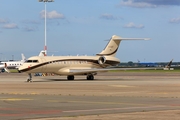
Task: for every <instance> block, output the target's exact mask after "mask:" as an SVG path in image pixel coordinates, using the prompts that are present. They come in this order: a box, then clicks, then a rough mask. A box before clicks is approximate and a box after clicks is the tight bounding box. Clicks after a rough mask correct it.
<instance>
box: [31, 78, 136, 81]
mask: <svg viewBox="0 0 180 120" xmlns="http://www.w3.org/2000/svg"><path fill="white" fill-rule="evenodd" d="M61 81H66V82H72V81H74V82H78V81H87V82H96V81H134V80H131V79H121V78H113V79H94V80H87V79H75V80H67V79H63V78H43V79H42V80H36V79H34V80H33V82H61Z"/></svg>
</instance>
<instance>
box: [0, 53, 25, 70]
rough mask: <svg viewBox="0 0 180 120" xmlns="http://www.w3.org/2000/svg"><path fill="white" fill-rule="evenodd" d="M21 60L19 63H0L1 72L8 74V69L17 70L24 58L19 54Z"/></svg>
mask: <svg viewBox="0 0 180 120" xmlns="http://www.w3.org/2000/svg"><path fill="white" fill-rule="evenodd" d="M21 56H22V60H20V61H7V62H1V65H0V67H1V71H2V72H3V71H6V72H9V69H18V68H19V67H20V66H21V65H22V64H23V63H24V62H25V61H26V58H25V56H24V54H21Z"/></svg>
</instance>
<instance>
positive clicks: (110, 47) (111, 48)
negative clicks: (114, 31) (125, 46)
mask: <svg viewBox="0 0 180 120" xmlns="http://www.w3.org/2000/svg"><path fill="white" fill-rule="evenodd" d="M122 40H149V38H121V37H119V36H117V35H113V36H112V37H111V39H110V41H109V43H108V44H107V45H106V47H105V48H104V50H103V51H102V52H101V53H99V54H96V55H97V56H112V57H115V56H116V52H117V51H118V48H119V45H120V42H121V41H122Z"/></svg>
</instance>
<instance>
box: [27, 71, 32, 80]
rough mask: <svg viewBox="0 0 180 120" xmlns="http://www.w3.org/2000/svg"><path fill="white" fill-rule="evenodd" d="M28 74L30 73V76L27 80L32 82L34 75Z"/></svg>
mask: <svg viewBox="0 0 180 120" xmlns="http://www.w3.org/2000/svg"><path fill="white" fill-rule="evenodd" d="M28 75H29V77H28V79H27V82H32V75H31V73H29V74H28Z"/></svg>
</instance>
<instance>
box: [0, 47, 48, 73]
mask: <svg viewBox="0 0 180 120" xmlns="http://www.w3.org/2000/svg"><path fill="white" fill-rule="evenodd" d="M44 54H45V51H43V50H42V51H40V53H39V56H44ZM21 56H22V59H21V60H19V61H7V62H1V63H0V70H1V72H5V71H6V72H8V73H9V72H10V71H9V69H17V70H18V68H19V67H20V66H21V65H22V64H23V63H24V62H25V61H26V58H25V56H24V54H21Z"/></svg>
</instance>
